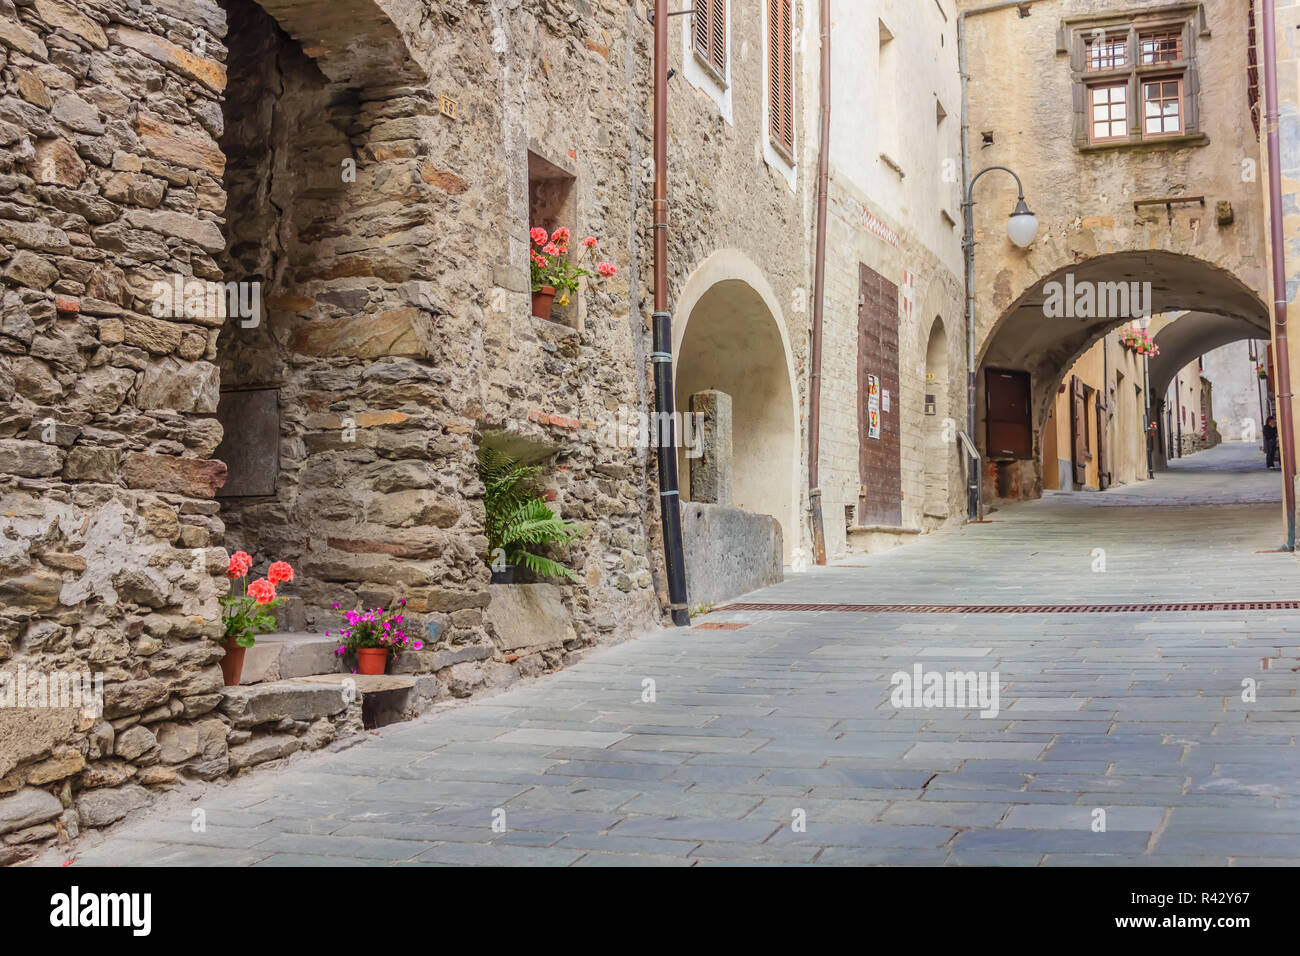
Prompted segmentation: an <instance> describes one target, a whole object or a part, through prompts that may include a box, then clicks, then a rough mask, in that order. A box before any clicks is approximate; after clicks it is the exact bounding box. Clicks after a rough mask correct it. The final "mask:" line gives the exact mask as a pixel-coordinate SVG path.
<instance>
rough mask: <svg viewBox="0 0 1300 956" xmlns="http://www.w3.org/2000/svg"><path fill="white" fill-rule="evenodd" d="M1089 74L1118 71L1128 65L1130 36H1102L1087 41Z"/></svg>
mask: <svg viewBox="0 0 1300 956" xmlns="http://www.w3.org/2000/svg"><path fill="white" fill-rule="evenodd" d="M1087 43H1088V46H1087V54H1088V56H1087V69H1088V72H1089V73H1098V72H1101V71H1103V70H1117V69H1119V68H1120V67H1123V66H1127V65H1128V34H1126V33H1124V34H1119V35H1116V34H1109V35H1107V34H1101V33H1099V34H1098V35H1097V36H1095V37H1093V38H1092V39H1090V40H1088V41H1087Z"/></svg>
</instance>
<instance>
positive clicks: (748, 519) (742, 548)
mask: <svg viewBox="0 0 1300 956" xmlns="http://www.w3.org/2000/svg"><path fill="white" fill-rule="evenodd" d="M681 507H682V543H683V549H684V551H685V558H686V593H687V597H688V600H689V601H690V603H691V604H692V605H697V604H710V605H711V604H720V603H722V602H723V601H729V600H731V599H732V598H734V597H738V596H740V595H741V594H746V593H748V592H750V591H754V590H757V589H758V588H765V587H767V586H769V585H772V584H779V583H780V582H781V581H782V580H784V575H783V572H782V569H781V554H782V538H781V525H780V522H778V521H777V520H776V519H775V518H773V517H772V516H771V515H760V514H753V513H752V512H749V511H742V510H741V509H739V508H728V507H726V506H724V505H710V504H700V503H698V502H694V501H683V502H682V506H681Z"/></svg>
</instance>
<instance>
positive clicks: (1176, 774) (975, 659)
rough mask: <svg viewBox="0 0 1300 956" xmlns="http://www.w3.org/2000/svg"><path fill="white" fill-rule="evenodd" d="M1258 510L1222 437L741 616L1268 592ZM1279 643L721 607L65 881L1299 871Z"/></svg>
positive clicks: (1192, 626) (1140, 623)
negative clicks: (168, 872) (298, 873)
mask: <svg viewBox="0 0 1300 956" xmlns="http://www.w3.org/2000/svg"><path fill="white" fill-rule="evenodd" d="M1279 493H1280V492H1279V487H1278V473H1277V472H1267V471H1265V470H1264V468H1263V463H1262V458H1261V456H1260V455H1259V453H1258V450H1257V448H1256V447H1255V446H1254V445H1249V446H1248V445H1243V444H1238V443H1232V444H1225V445H1222V446H1220V447H1218V448H1216V449H1213V450H1211V451H1208V452H1204V453H1202V454H1200V455H1197V456H1192V457H1190V458H1187V459H1183V460H1179V461H1175V462H1174V463H1173V465H1172V467H1171V470H1170V471H1169V472H1167V473H1162V474H1159V475H1158V476H1157V479H1156V481H1154V482H1151V483H1145V484H1140V485H1138V486H1136V487H1133V486H1128V487H1124V488H1119V489H1116V490H1115V491H1113V492H1101V493H1075V494H1049V495H1048V496H1047V497H1046V498H1044V499H1043V500H1041V501H1036V502H1031V503H1026V504H1023V505H1019V506H1015V507H1010V508H1006V509H1002V510H999V511H997V512H995V513H993V514H992V515H990V522H989V523H987V524H982V525H972V526H967V527H965V528H963V529H958V530H955V531H952V532H948V533H942V534H936V535H932V536H926V537H924V538H922V539H920V540H919V541H918V542H917V543H915V544H913V545H910V546H907V547H904V548H900V549H897V550H894V551H891V552H888V553H885V554H882V555H878V556H873V557H870V558H861V557H860V558H857V559H855V560H852V561H846V562H845V564H846V565H848V564H852V565H853V566H851V567H849V566H844V567H838V568H822V569H815V570H813V571H810V572H808V573H805V574H790V575H788V576H787V580H786V582H785V583H784V584H782V585H779V586H777V587H773V588H770V589H768V590H765V591H762V592H759V593H757V594H755V595H749V596H748V597H747V598H746V600H747V601H751V602H764V603H772V602H781V603H786V602H788V603H805V602H807V603H819V604H826V603H873V604H879V603H927V604H959V605H979V604H999V605H1011V604H1032V603H1075V604H1118V603H1130V602H1142V603H1147V602H1185V601H1248V600H1249V601H1255V600H1258V601H1267V600H1279V599H1294V598H1296V597H1300V586H1298V585H1297V568H1296V565H1295V559H1294V558H1293V557H1292V556H1291V555H1289V554H1285V553H1276V552H1274V553H1270V552H1271V551H1272V549H1275V548H1277V547H1278V545H1279V544H1280V543H1281V542H1280V531H1279V527H1280V514H1279V508H1278V505H1277V503H1276V499H1277V497H1278V495H1279ZM1193 517H1194V518H1195V521H1196V522H1197V523H1198V527H1199V529H1200V532H1201V533H1200V534H1198V535H1196V536H1191V535H1188V534H1187V530H1186V529H1187V527H1188V526H1189V525H1190V523H1191V522H1192V520H1193ZM1097 549H1101V550H1100V551H1098V550H1097ZM1102 560H1104V571H1102V570H1100V569H1101V567H1102V566H1103V565H1101V564H1100V563H1099V562H1100V561H1102ZM1298 622H1300V616H1298V614H1297V612H1295V611H1276V610H1258V611H1256V610H1246V611H1223V610H1216V611H1199V612H1197V611H1180V612H1159V613H1114V612H1110V613H1095V612H1094V613H1087V612H1084V613H1062V614H1032V613H1029V614H1026V613H1018V614H1016V613H998V614H990V613H969V614H952V613H922V614H900V613H852V612H843V611H821V612H807V611H779V612H778V611H727V610H725V609H724V610H720V611H716V612H714V613H711V614H708V615H706V616H704V617H699V618H697V619H696V620H695V621H694V623H695V624H696V625H711V624H723V623H734V624H739V625H743V626H742V627H740V628H739V629H735V630H727V629H712V628H700V627H698V626H697V627H695V628H692V629H689V630H685V629H683V630H668V631H661V632H658V633H654V634H651V635H648V636H645V637H643V638H641V639H639V640H635V641H630V642H627V643H624V644H621V645H619V646H616V647H612V648H608V649H605V650H600V651H597V652H594V653H592V654H591V655H590V656H589V657H588V658H587V659H586V660H584V661H582V662H581V663H579V664H577V665H576V666H573V667H571V668H569V669H567V670H564V671H562V672H560V673H556V674H553V675H550V676H547V677H544V678H541V679H538V680H536V681H533V682H531V683H529V684H527V685H526V686H517V687H515V688H514V689H512V690H510V691H508V692H506V693H503V694H500V695H498V696H496V697H493V698H490V699H485V700H479V701H474V702H470V703H467V704H464V705H460V706H456V707H453V708H450V709H448V710H446V711H445V712H442V713H440V714H437V715H435V716H433V717H429V718H425V719H423V720H420V721H418V722H416V723H412V724H401V725H395V726H392V727H389V728H385V729H384V730H382V731H379V732H377V733H374V734H372V735H368V736H367V737H366V738H364V739H363V742H362V743H360V744H359V745H357V746H354V747H352V748H350V749H347V750H345V751H342V752H338V753H332V754H321V755H315V756H311V757H306V758H301V759H296V760H293V761H291V762H290V763H289V764H288V765H287V766H285V767H284V768H283V769H280V770H278V771H274V770H272V771H269V772H267V771H263V772H259V773H257V774H255V775H253V776H251V777H248V778H245V779H241V780H237V781H235V782H233V783H231V784H229V785H225V786H214V787H210V788H209V789H208V790H207V791H206V792H205V793H204V794H203V795H202V796H201V797H199V798H198V799H195V800H193V802H190V800H189V797H190V796H191V795H192V794H188V793H186V794H178V795H174V796H173V797H172V798H171V800H172V802H170V803H168V804H165V805H160V806H159V807H158V808H156V809H155V810H154V811H151V812H150V814H149V815H147V816H145V817H143V818H140V817H137V818H135V819H133V820H131V821H129V822H128V823H126V824H125V825H122V826H119V827H117V828H116V829H114V830H112V831H109V832H108V833H107V835H106V836H105V835H103V834H97V835H93V836H91V837H90V838H88V839H87V840H86V841H85V842H83V844H82V845H81V847H80V852H79V854H78V856H77V858H76V862H77V863H79V864H132V863H136V864H172V865H192V864H249V865H254V864H256V865H313V864H324V865H341V864H358V865H373V864H377V863H382V864H398V863H402V864H432V865H438V864H500V865H559V866H568V865H578V866H591V865H619V864H630V865H643V864H663V865H673V866H690V865H716V864H733V863H777V864H781V863H795V864H808V863H812V864H918V865H937V864H953V865H969V864H999V865H1003V864H1005V865H1018V866H1037V865H1043V866H1052V865H1079V864H1082V865H1115V864H1137V865H1142V864H1150V865H1179V864H1207V865H1229V864H1231V865H1250V864H1261V863H1264V864H1289V863H1294V862H1300V772H1298V770H1300V752H1298V751H1297V747H1296V735H1297V733H1298V732H1300V699H1298V698H1297V696H1296V691H1297V688H1298V687H1300V675H1298V674H1297V668H1298V667H1300V640H1298V639H1297V636H1296V635H1297V632H1298V631H1300V623H1298ZM915 665H920V666H921V667H922V668H923V669H924V670H925V671H940V672H943V671H983V672H988V671H994V672H996V673H997V674H998V676H999V678H1000V683H1001V694H1000V700H999V702H998V706H999V709H998V712H997V714H996V716H992V717H981V715H980V713H979V711H978V709H977V708H971V707H965V708H957V709H944V708H920V709H908V708H903V709H900V708H896V707H895V706H893V705H892V704H891V700H890V696H891V694H890V691H891V686H890V680H891V675H893V674H894V673H895V672H899V671H902V672H907V673H910V672H911V671H912V669H913V667H914V666H915ZM1247 678H1250V679H1253V680H1254V681H1257V682H1258V689H1257V693H1258V698H1257V699H1256V700H1254V701H1253V702H1249V703H1248V702H1243V700H1242V695H1243V681H1244V680H1245V679H1247ZM648 681H653V690H654V695H653V697H654V699H653V700H652V701H650V700H645V699H643V695H644V696H645V697H648V696H649V695H648V694H646V693H645V689H646V688H647V687H648V686H650V685H649V684H648V683H647V682H648ZM198 809H201V810H202V811H203V814H204V819H205V823H206V828H199V827H196V826H195V825H194V820H195V816H194V811H195V810H198ZM1098 811H1104V830H1103V829H1102V828H1101V827H1099V826H1098V825H1097V821H1099V820H1101V819H1102V815H1101V814H1099V813H1098ZM805 820H806V827H803V826H800V825H799V824H801V823H803V822H804V821H805ZM494 824H495V826H494ZM196 830H201V832H195V831H196ZM63 859H64V857H63V856H62V854H60V853H58V852H53V851H51V852H48V853H46V854H45V855H44V857H42V858H41V862H43V863H46V864H58V863H61V862H62V861H63Z"/></svg>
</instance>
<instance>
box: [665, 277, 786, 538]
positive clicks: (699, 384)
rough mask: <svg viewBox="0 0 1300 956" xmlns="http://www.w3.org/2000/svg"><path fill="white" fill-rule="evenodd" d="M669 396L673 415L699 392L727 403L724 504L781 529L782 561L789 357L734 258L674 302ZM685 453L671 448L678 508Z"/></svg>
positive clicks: (753, 284)
mask: <svg viewBox="0 0 1300 956" xmlns="http://www.w3.org/2000/svg"><path fill="white" fill-rule="evenodd" d="M680 303H681V307H680V309H679V315H680V316H681V317H680V318H679V319H678V320H677V325H676V328H675V330H674V332H675V335H674V338H675V339H676V347H675V358H676V365H675V370H676V379H675V397H676V403H677V408H678V409H679V410H680V411H681V412H683V413H689V412H690V410H691V396H692V395H694V394H696V393H698V392H702V391H706V390H715V391H719V392H723V393H725V394H726V395H728V396H729V397H730V399H731V420H732V449H733V468H732V501H731V503H732V504H733V505H734V506H735V507H737V508H741V509H743V510H745V511H751V512H755V513H758V514H767V515H772V516H773V517H775V518H776V519H777V521H778V522H779V523H780V525H781V531H782V537H783V548H784V552H785V554H784V559H785V560H787V561H788V560H789V558H790V553H791V551H792V550H793V549H794V548H796V547H799V543H800V536H801V529H800V524H799V521H798V500H799V499H798V486H797V483H796V481H797V477H796V476H797V474H798V468H799V440H798V417H797V410H796V404H795V387H794V379H793V372H792V365H791V360H790V350H789V344H788V341H787V337H786V335H785V332H784V327H783V322H782V320H781V319H780V318H779V317H778V311H779V310H778V307H777V306H776V300H775V297H774V296H773V295H772V293H771V290H770V289H769V288H767V284H766V282H765V281H764V280H763V279H762V276H761V274H760V273H759V272H758V270H757V268H756V267H755V266H753V264H752V263H750V262H749V261H748V260H747V259H745V258H744V257H743V256H741V255H740V254H738V253H728V252H724V253H718V254H715V256H713V257H711V258H710V259H709V260H708V261H706V262H705V263H704V264H703V265H701V266H700V268H699V269H698V270H697V271H696V273H695V274H694V275H693V276H692V278H691V279H690V280H689V281H688V283H687V286H686V289H685V291H684V293H683V295H682V297H681V299H680ZM692 461H693V459H692V458H691V457H689V455H688V449H687V448H684V447H683V448H679V451H678V463H679V470H680V472H681V488H682V497H683V500H688V501H689V500H691V495H690V474H691V472H690V468H691V463H692Z"/></svg>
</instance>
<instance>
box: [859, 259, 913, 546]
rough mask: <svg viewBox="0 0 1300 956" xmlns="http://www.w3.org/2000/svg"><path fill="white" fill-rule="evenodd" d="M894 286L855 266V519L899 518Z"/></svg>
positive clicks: (891, 521)
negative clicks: (857, 489)
mask: <svg viewBox="0 0 1300 956" xmlns="http://www.w3.org/2000/svg"><path fill="white" fill-rule="evenodd" d="M899 417H900V416H899V394H898V286H896V285H894V283H892V282H890V281H889V280H888V279H886V278H885V277H884V276H882V275H880V274H879V273H878V272H875V271H874V270H872V269H869V268H867V267H866V266H865V265H862V264H859V265H858V473H859V476H860V477H859V480H860V482H861V487H860V489H859V491H858V524H861V525H885V526H887V527H891V528H897V527H900V526H901V525H902V523H903V483H902V474H901V472H902V452H901V444H900V441H899V437H900V431H899Z"/></svg>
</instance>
